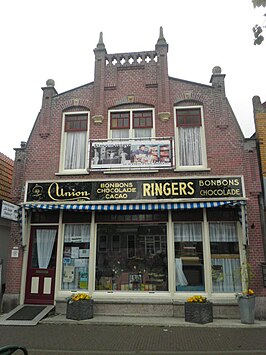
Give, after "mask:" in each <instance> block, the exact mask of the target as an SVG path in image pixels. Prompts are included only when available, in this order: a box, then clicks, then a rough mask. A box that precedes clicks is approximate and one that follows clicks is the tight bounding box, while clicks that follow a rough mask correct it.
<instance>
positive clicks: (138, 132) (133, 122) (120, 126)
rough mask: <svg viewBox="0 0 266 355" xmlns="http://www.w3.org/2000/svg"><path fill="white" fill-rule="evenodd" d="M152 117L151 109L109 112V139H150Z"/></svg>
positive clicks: (151, 134)
mask: <svg viewBox="0 0 266 355" xmlns="http://www.w3.org/2000/svg"><path fill="white" fill-rule="evenodd" d="M153 116H154V113H153V110H151V109H136V110H132V109H131V110H126V111H124V110H123V111H120V110H116V111H113V110H112V111H110V138H113V139H124V138H125V139H127V138H151V137H152V136H153V126H154V125H153V120H154V117H153Z"/></svg>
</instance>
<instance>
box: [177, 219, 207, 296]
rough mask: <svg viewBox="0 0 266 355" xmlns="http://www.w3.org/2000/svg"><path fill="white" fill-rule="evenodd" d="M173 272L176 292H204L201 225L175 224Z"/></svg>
mask: <svg viewBox="0 0 266 355" xmlns="http://www.w3.org/2000/svg"><path fill="white" fill-rule="evenodd" d="M174 238H175V270H176V290H177V291H204V290H205V284H204V260H203V246H202V226H201V223H175V224H174Z"/></svg>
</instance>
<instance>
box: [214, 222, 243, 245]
mask: <svg viewBox="0 0 266 355" xmlns="http://www.w3.org/2000/svg"><path fill="white" fill-rule="evenodd" d="M209 227H210V241H211V242H237V234H236V225H235V223H234V222H226V223H210V224H209Z"/></svg>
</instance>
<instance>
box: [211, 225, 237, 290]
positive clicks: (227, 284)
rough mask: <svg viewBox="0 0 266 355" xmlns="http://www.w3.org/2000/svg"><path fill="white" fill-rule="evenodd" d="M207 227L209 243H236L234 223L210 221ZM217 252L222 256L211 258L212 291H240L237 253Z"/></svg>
mask: <svg viewBox="0 0 266 355" xmlns="http://www.w3.org/2000/svg"><path fill="white" fill-rule="evenodd" d="M209 228H210V242H211V243H212V242H215V243H219V242H223V243H224V242H227V243H238V238H237V231H236V225H235V223H233V222H232V223H231V222H228V223H210V224H209ZM218 250H219V249H218ZM218 253H219V255H221V256H223V257H220V258H219V257H218V258H216V257H215V258H213V257H212V259H211V262H212V280H213V286H212V287H213V292H241V277H240V259H239V255H237V256H236V255H234V254H233V255H231V256H230V254H224V255H222V254H223V253H222V252H218Z"/></svg>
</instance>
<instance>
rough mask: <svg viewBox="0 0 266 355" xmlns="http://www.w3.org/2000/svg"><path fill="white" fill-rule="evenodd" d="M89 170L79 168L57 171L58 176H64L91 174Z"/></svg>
mask: <svg viewBox="0 0 266 355" xmlns="http://www.w3.org/2000/svg"><path fill="white" fill-rule="evenodd" d="M89 173H90V172H89V171H87V170H79V171H75V170H74V171H62V172H59V173H55V175H56V176H64V175H89Z"/></svg>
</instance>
